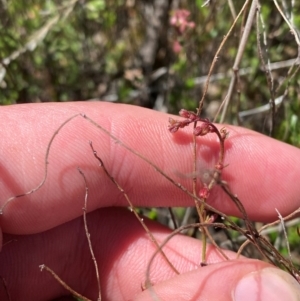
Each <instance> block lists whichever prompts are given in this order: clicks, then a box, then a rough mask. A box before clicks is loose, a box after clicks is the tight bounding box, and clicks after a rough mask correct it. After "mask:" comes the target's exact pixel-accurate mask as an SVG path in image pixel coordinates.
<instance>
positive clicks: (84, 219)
mask: <svg viewBox="0 0 300 301" xmlns="http://www.w3.org/2000/svg"><path fill="white" fill-rule="evenodd" d="M78 171H79V173H80V174H81V176H82V177H83V180H84V185H85V197H84V207H83V208H82V209H83V223H84V230H85V235H86V238H87V241H88V244H89V249H90V253H91V255H92V260H93V263H94V266H95V272H96V279H97V286H98V298H97V301H101V286H100V276H99V269H98V263H97V260H96V257H95V253H94V250H93V246H92V241H91V234H90V233H89V229H88V225H87V219H86V212H87V201H88V194H89V188H88V185H87V180H86V177H85V174H84V173H83V171H82V170H81V169H80V168H78Z"/></svg>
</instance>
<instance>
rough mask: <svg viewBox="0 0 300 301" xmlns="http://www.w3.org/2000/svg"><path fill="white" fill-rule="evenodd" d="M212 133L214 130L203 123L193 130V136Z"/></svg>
mask: <svg viewBox="0 0 300 301" xmlns="http://www.w3.org/2000/svg"><path fill="white" fill-rule="evenodd" d="M212 132H214V128H213V127H212V126H211V125H210V124H209V123H207V122H203V123H202V124H201V125H199V126H197V127H196V128H195V129H194V135H195V136H205V135H206V134H207V133H212Z"/></svg>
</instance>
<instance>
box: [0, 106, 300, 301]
mask: <svg viewBox="0 0 300 301" xmlns="http://www.w3.org/2000/svg"><path fill="white" fill-rule="evenodd" d="M80 112H84V113H85V114H86V115H87V116H89V117H91V118H92V119H94V120H96V121H97V122H98V123H99V124H101V125H102V126H103V127H104V128H106V129H108V130H109V131H110V132H111V133H112V134H114V135H115V136H117V137H118V138H120V139H121V140H122V141H124V142H126V144H128V145H129V146H131V147H132V148H133V149H136V150H138V151H139V152H141V153H143V154H144V155H145V156H146V157H148V158H149V159H150V160H152V161H153V162H154V163H155V164H156V165H158V166H160V167H161V168H162V169H163V170H164V171H166V172H167V173H168V174H170V175H171V176H172V177H173V178H175V179H176V174H177V171H180V172H181V173H183V174H184V173H189V172H190V171H191V170H190V169H191V165H192V144H191V139H192V138H191V133H190V132H189V129H184V130H183V131H182V132H180V133H176V134H175V135H172V134H170V133H169V132H168V130H167V121H168V118H167V116H166V115H165V114H161V113H158V112H154V111H150V110H145V109H141V108H138V107H132V106H126V105H112V104H107V103H92V102H91V103H86V102H85V103H65V104H57V103H55V104H28V105H18V106H10V107H2V109H1V112H0V114H1V120H2V127H1V129H0V131H1V142H0V143H1V173H0V174H1V176H2V177H1V183H0V185H1V190H0V201H1V205H3V204H4V203H5V200H6V199H7V198H9V197H10V196H12V195H17V194H20V193H24V192H26V191H29V190H30V189H32V188H33V187H35V186H37V184H38V183H39V182H40V181H41V179H42V178H43V174H44V157H45V152H46V147H47V145H48V143H49V141H50V138H51V136H52V135H53V133H54V132H55V130H56V129H57V127H58V126H59V125H60V124H62V123H63V122H64V121H65V120H66V119H67V118H69V117H70V116H72V115H73V114H75V113H80ZM228 130H229V132H230V136H229V138H228V140H227V141H226V150H225V163H228V164H229V165H228V167H226V168H225V169H224V171H223V179H224V180H226V181H227V182H228V184H229V185H230V187H231V189H232V191H233V192H234V193H236V194H237V195H238V196H239V198H240V199H241V201H242V202H243V204H244V206H245V208H246V211H247V213H248V215H249V217H250V218H251V219H252V220H259V221H271V220H274V219H276V218H277V213H276V211H275V208H277V209H278V211H279V212H280V213H281V214H282V215H283V216H284V215H286V214H289V213H291V212H292V211H294V210H295V209H297V208H298V207H299V205H300V199H299V195H300V187H299V185H297V184H296V183H298V179H299V176H300V169H299V168H298V170H297V169H296V168H295V167H297V166H300V156H299V155H300V151H299V150H298V149H296V148H294V147H292V146H289V145H286V144H284V143H281V142H278V141H275V140H273V139H270V138H268V137H265V136H263V135H260V134H257V133H254V132H251V131H248V130H246V129H243V128H236V127H231V126H230V127H228ZM214 139H215V137H210V136H209V135H208V136H206V137H203V138H201V139H200V140H199V145H201V148H200V150H199V156H198V158H199V161H200V162H199V164H200V166H208V167H209V166H210V167H212V166H213V165H214V163H215V162H214V158H215V157H216V154H217V152H218V144H217V143H216V142H215V140H214ZM89 140H91V141H93V145H94V148H95V149H96V150H97V152H98V155H99V156H100V157H101V158H102V159H103V161H104V163H105V164H106V167H107V169H108V170H109V171H110V173H111V174H112V175H113V176H114V177H115V178H116V180H117V181H118V182H119V183H120V184H121V185H122V187H123V188H124V190H125V191H126V192H127V193H128V195H129V196H130V198H131V201H132V202H133V203H134V205H135V206H193V200H191V199H190V198H188V197H187V196H186V195H185V194H184V193H183V192H182V191H180V190H178V189H176V188H175V187H174V186H172V184H170V183H169V182H167V181H166V180H165V179H164V178H162V177H161V175H159V174H158V173H157V172H155V171H154V170H153V168H152V167H151V166H149V165H148V164H146V163H145V162H143V161H141V160H140V159H138V158H137V157H136V156H135V155H133V154H131V153H129V152H128V151H126V150H125V149H124V148H122V147H121V146H120V145H118V144H116V143H115V142H113V141H112V140H111V139H110V138H109V137H108V136H105V135H104V134H103V133H101V132H100V131H99V130H98V129H96V128H95V127H93V126H92V125H91V124H90V123H88V122H87V121H86V120H84V119H82V118H80V117H78V118H76V119H74V120H72V121H71V122H70V123H69V124H68V125H66V127H64V128H63V129H62V130H61V131H60V133H59V134H58V135H57V137H56V138H55V140H54V142H53V145H52V147H51V150H50V156H49V159H48V161H49V165H48V169H49V170H48V177H47V181H46V183H45V184H44V186H43V187H42V188H41V189H40V190H38V191H37V192H35V193H34V194H31V195H30V196H28V197H23V198H19V199H15V200H14V201H12V202H11V203H10V204H9V205H8V206H7V207H6V208H5V211H4V214H3V215H2V216H1V220H0V222H1V229H2V231H3V233H4V234H3V247H2V252H1V253H0V275H1V276H2V277H3V279H4V280H5V283H6V285H7V292H8V293H9V294H10V297H11V300H12V301H14V300H50V299H54V298H58V297H61V296H64V295H67V294H68V292H66V290H64V289H63V288H62V287H61V286H60V285H59V284H57V282H56V281H55V280H54V279H53V277H52V276H51V275H49V274H48V273H46V272H40V270H39V265H41V264H46V265H47V266H49V267H51V268H52V269H53V270H54V271H55V272H56V273H57V274H58V275H59V276H60V277H61V278H62V279H63V280H64V281H65V282H66V283H67V284H68V285H69V286H70V287H72V288H74V289H75V290H76V291H78V292H80V293H81V294H82V295H85V296H87V297H88V298H90V299H95V298H96V296H97V285H96V277H95V271H94V267H93V263H92V260H91V255H90V253H89V249H88V245H87V241H86V237H85V232H84V227H83V221H82V217H81V215H82V207H83V202H84V193H85V187H84V183H83V180H82V177H81V176H80V175H79V173H78V172H77V166H79V167H80V168H81V169H82V171H83V172H84V174H85V176H86V178H87V181H88V188H89V199H88V209H89V211H93V212H91V213H89V214H88V216H87V219H88V226H89V231H90V233H91V240H92V244H93V246H94V251H95V254H96V259H97V262H98V265H99V271H100V282H101V288H102V298H103V300H129V299H130V300H153V298H152V296H151V295H150V294H149V291H148V290H145V291H143V292H142V285H143V283H144V282H145V272H146V269H147V264H148V262H149V260H150V258H151V256H152V254H153V252H154V251H155V246H154V245H153V243H152V242H151V241H150V240H149V238H148V236H147V234H146V233H145V231H144V230H143V229H142V228H141V226H140V224H139V223H138V221H137V220H136V219H135V218H134V216H133V215H132V213H130V212H129V211H128V210H126V209H122V208H119V207H125V206H127V203H126V201H125V200H124V198H123V196H122V195H121V194H120V192H119V191H118V190H117V189H116V187H115V186H114V185H113V184H112V183H111V182H110V180H109V179H108V178H107V177H106V176H105V175H104V173H103V171H102V170H101V169H100V168H99V166H98V162H97V161H96V160H95V158H94V157H93V155H92V152H91V149H90V147H89V143H88V141H89ZM177 180H178V181H179V182H181V183H182V184H183V185H185V186H186V187H188V188H190V187H191V184H190V182H191V181H190V179H177ZM213 191H214V192H213V193H212V194H211V196H210V198H209V203H210V205H212V206H214V207H215V208H217V209H219V210H221V211H222V212H224V213H226V214H231V215H233V214H238V211H237V210H236V208H235V205H234V204H233V203H232V202H231V201H230V200H229V198H228V197H226V196H225V195H224V194H223V193H222V192H221V190H220V189H218V187H215V188H214V189H213ZM108 207H110V208H108ZM146 223H147V225H148V226H149V228H150V230H151V232H152V233H153V234H154V236H155V237H156V238H157V240H158V241H163V240H164V239H165V238H166V237H167V235H168V234H169V233H170V230H168V229H166V228H164V227H163V226H161V225H158V224H156V223H154V222H151V221H146ZM164 250H165V253H166V254H167V256H168V258H169V259H170V261H171V262H172V263H173V264H174V266H175V267H176V268H177V269H178V270H179V272H180V273H181V274H180V275H175V274H174V272H173V271H172V270H171V269H170V267H169V266H168V265H167V264H166V263H165V261H164V260H163V259H162V258H161V256H157V258H156V260H155V262H154V264H153V265H152V267H151V282H152V283H153V284H155V286H154V288H155V292H156V293H157V295H158V296H159V298H160V299H161V300H200V299H201V300H277V299H278V300H283V298H284V300H298V299H299V298H300V293H299V285H298V283H297V282H296V281H295V280H294V279H293V278H291V276H289V275H288V274H286V273H284V272H282V271H280V270H278V269H275V268H272V267H271V266H270V265H269V264H267V263H265V262H261V261H258V260H251V259H246V258H241V259H238V260H236V259H234V258H235V254H234V253H232V252H228V253H227V255H228V256H229V257H230V258H232V260H230V261H224V260H223V259H222V257H221V256H220V255H219V254H218V252H217V251H215V250H214V249H213V248H212V247H209V250H208V252H207V254H208V260H207V261H208V263H209V264H208V266H206V267H199V261H200V254H201V242H200V241H197V240H194V239H192V238H188V237H185V236H176V237H174V238H173V239H172V240H171V241H170V242H169V243H168V245H167V246H166V247H165V248H164ZM246 280H248V282H247V281H246ZM240 281H242V282H240ZM293 294H294V295H293ZM296 294H297V295H296ZM282 296H284V297H282ZM293 296H294V297H293ZM296 296H297V297H298V299H296ZM234 298H235V299H234ZM276 298H277V299H276ZM293 298H294V299H293ZM0 299H1V300H10V299H9V298H8V297H7V295H6V290H5V288H4V285H1V288H0Z"/></svg>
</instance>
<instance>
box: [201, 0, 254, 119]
mask: <svg viewBox="0 0 300 301" xmlns="http://www.w3.org/2000/svg"><path fill="white" fill-rule="evenodd" d="M249 1H250V0H247V1H245V3H244V5H243V7H242V8H241V10H240V12H239V13H238V15H237V17H236V18H235V20H234V21H233V23H232V25H231V27H230V28H229V30H228V32H227V34H226V35H225V36H224V38H223V40H222V42H221V44H220V46H219V48H218V49H217V51H216V53H215V56H214V58H213V61H212V63H211V66H210V68H209V71H208V75H207V78H206V82H205V85H204V90H203V94H202V97H201V100H200V102H199V107H198V111H199V114H200V113H201V110H202V107H203V103H204V99H205V96H206V94H207V91H208V86H209V82H210V77H211V76H212V72H213V69H214V67H215V65H216V62H217V61H218V57H219V54H220V52H221V50H222V49H223V46H224V45H225V43H226V41H227V40H228V38H229V36H230V34H231V32H232V30H233V28H234V26H235V25H236V23H237V21H238V19H239V17H240V16H241V15H242V13H243V11H244V10H245V8H246V7H247V5H248V2H249Z"/></svg>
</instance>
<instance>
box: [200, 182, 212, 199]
mask: <svg viewBox="0 0 300 301" xmlns="http://www.w3.org/2000/svg"><path fill="white" fill-rule="evenodd" d="M209 194H210V191H209V189H208V187H207V186H206V185H204V186H203V187H202V188H201V189H200V191H199V197H200V198H201V199H207V198H208V197H209Z"/></svg>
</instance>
